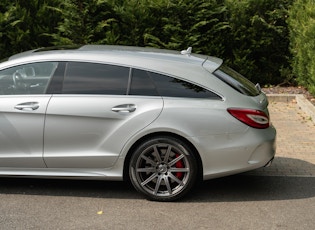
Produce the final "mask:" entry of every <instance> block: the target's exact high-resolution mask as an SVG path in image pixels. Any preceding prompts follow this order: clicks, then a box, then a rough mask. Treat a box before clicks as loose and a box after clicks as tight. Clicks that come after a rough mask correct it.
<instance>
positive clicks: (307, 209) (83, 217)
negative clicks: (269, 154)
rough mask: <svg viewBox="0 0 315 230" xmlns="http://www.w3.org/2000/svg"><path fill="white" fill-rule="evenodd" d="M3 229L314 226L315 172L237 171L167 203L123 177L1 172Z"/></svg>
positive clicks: (284, 227) (297, 227) (304, 229)
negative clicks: (8, 176) (266, 173)
mask: <svg viewBox="0 0 315 230" xmlns="http://www.w3.org/2000/svg"><path fill="white" fill-rule="evenodd" d="M0 229H23V230H24V229H303V230H306V229H310V230H313V229H315V177H279V176H251V175H246V174H245V175H237V176H232V177H227V178H221V179H216V180H210V181H206V182H204V183H202V184H201V185H200V186H199V187H197V188H196V189H195V190H194V191H193V192H192V193H191V194H190V195H189V196H188V197H186V198H185V199H183V200H180V201H177V202H172V203H159V202H151V201H147V200H145V199H144V198H143V197H142V196H141V195H139V194H138V193H137V192H136V191H135V190H134V189H133V188H132V187H131V186H130V185H128V184H127V183H124V182H108V181H68V180H40V179H5V178H1V179H0Z"/></svg>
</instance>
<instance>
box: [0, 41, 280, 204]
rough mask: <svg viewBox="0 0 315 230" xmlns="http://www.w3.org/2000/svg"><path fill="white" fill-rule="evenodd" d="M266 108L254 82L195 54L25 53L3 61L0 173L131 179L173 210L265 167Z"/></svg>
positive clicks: (93, 49) (271, 146)
mask: <svg viewBox="0 0 315 230" xmlns="http://www.w3.org/2000/svg"><path fill="white" fill-rule="evenodd" d="M267 106H268V101H267V98H266V95H265V94H264V93H263V92H262V91H261V89H260V87H259V85H258V84H257V85H254V84H253V83H251V82H250V81H249V80H247V79H246V78H244V77H243V76H242V75H241V74H239V73H237V72H235V71H234V70H232V69H230V68H229V67H227V66H225V65H224V64H223V61H222V60H221V59H219V58H215V57H211V56H203V55H196V54H193V53H191V48H189V49H187V50H184V51H182V52H177V51H169V50H159V49H151V48H140V47H124V46H103V45H85V46H77V47H55V48H40V49H37V50H32V51H27V52H24V53H20V54H16V55H14V56H12V57H10V58H8V59H7V60H5V61H2V62H1V63H0V175H1V176H5V177H19V176H24V177H36V178H37V177H44V178H67V179H91V180H95V179H101V180H130V181H131V183H132V184H133V186H134V187H135V188H136V190H138V191H139V192H140V193H142V194H144V195H145V196H146V197H147V198H148V199H150V200H157V201H172V200H175V199H178V198H180V197H182V196H184V195H185V194H187V193H188V192H189V191H190V190H191V189H192V188H193V186H194V184H195V183H196V182H197V181H199V180H208V179H211V178H217V177H222V176H226V175H231V174H236V173H241V172H245V171H249V170H253V169H256V168H260V167H264V166H266V165H269V164H270V163H271V161H272V159H273V157H274V154H275V138H276V131H275V128H274V127H273V126H272V125H271V122H270V118H269V113H268V109H267Z"/></svg>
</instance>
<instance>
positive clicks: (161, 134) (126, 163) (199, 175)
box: [123, 132, 203, 182]
mask: <svg viewBox="0 0 315 230" xmlns="http://www.w3.org/2000/svg"><path fill="white" fill-rule="evenodd" d="M156 137H170V138H175V139H179V140H181V141H182V142H183V143H185V144H186V145H187V146H188V147H189V148H190V149H191V150H192V152H193V154H194V157H195V159H196V162H197V169H198V171H197V179H198V182H199V181H202V178H203V167H202V161H201V157H200V155H199V152H198V150H197V149H196V147H195V146H194V145H193V144H192V143H191V142H190V141H189V140H187V139H186V138H184V137H182V136H180V135H178V134H175V133H171V132H157V133H151V134H148V135H146V136H143V137H141V138H140V139H139V140H137V141H136V142H135V143H134V144H133V145H132V146H131V147H130V149H129V151H128V153H127V154H126V157H125V161H124V169H123V178H124V181H130V179H129V164H130V160H131V157H132V155H133V153H134V152H135V150H136V149H137V148H138V147H139V146H140V145H142V144H143V143H144V142H146V141H149V140H150V139H153V138H156Z"/></svg>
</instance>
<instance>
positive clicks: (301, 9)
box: [288, 0, 315, 95]
mask: <svg viewBox="0 0 315 230" xmlns="http://www.w3.org/2000/svg"><path fill="white" fill-rule="evenodd" d="M289 16H290V17H289V19H288V23H289V28H290V38H291V51H292V54H293V62H292V66H293V72H294V74H295V75H296V76H297V80H298V82H299V84H301V85H303V86H305V87H306V88H308V90H309V91H310V92H311V93H312V94H314V95H315V59H314V57H315V40H314V38H315V3H314V1H313V0H296V1H295V2H294V4H293V6H292V7H291V9H290V11H289Z"/></svg>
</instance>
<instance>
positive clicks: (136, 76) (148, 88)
mask: <svg viewBox="0 0 315 230" xmlns="http://www.w3.org/2000/svg"><path fill="white" fill-rule="evenodd" d="M129 94H130V95H146V96H158V93H157V91H156V88H155V85H154V84H153V82H152V80H151V77H150V73H149V72H148V71H144V70H138V69H133V70H132V80H131V86H130V91H129Z"/></svg>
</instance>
